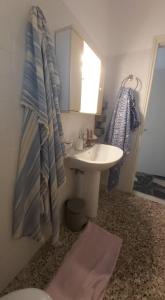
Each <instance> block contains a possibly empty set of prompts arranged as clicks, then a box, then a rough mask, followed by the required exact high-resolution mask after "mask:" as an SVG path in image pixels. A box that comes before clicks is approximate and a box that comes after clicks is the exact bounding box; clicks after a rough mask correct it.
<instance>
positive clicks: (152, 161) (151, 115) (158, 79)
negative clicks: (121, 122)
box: [137, 48, 165, 176]
mask: <svg viewBox="0 0 165 300" xmlns="http://www.w3.org/2000/svg"><path fill="white" fill-rule="evenodd" d="M162 52H164V53H162ZM162 54H163V57H162ZM162 58H163V59H162ZM161 62H162V63H161ZM164 65H165V48H160V49H159V50H158V55H157V59H156V65H155V71H154V76H153V83H152V87H151V94H150V99H149V105H148V110H147V116H146V120H145V129H146V131H144V133H143V135H142V142H141V148H140V153H139V163H138V167H137V171H140V172H144V173H147V174H153V175H159V176H165V164H164V156H165V138H164V128H165V117H164V113H165V69H163V68H162V67H163V66H164Z"/></svg>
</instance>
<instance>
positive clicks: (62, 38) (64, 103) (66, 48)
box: [55, 28, 71, 112]
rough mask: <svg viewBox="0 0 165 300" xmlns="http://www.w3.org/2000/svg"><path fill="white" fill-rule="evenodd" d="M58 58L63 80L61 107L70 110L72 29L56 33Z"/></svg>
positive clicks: (62, 109)
mask: <svg viewBox="0 0 165 300" xmlns="http://www.w3.org/2000/svg"><path fill="white" fill-rule="evenodd" d="M55 50H56V60H57V66H58V70H59V75H60V81H61V96H60V109H61V111H62V112H68V111H69V110H70V96H69V91H70V55H71V54H70V50H71V29H70V28H67V29H65V30H59V31H57V32H56V33H55Z"/></svg>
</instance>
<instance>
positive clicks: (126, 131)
mask: <svg viewBox="0 0 165 300" xmlns="http://www.w3.org/2000/svg"><path fill="white" fill-rule="evenodd" d="M139 125H140V114H139V110H138V107H137V105H136V100H135V91H134V90H132V89H131V88H126V87H122V88H120V91H119V95H118V99H117V102H116V105H115V109H114V112H113V115H112V119H111V121H110V124H109V128H108V130H107V134H106V138H105V140H106V143H107V144H110V145H113V146H117V147H119V148H121V149H122V150H123V152H124V157H125V155H127V154H128V153H129V152H130V148H131V132H132V131H134V130H135V129H136V128H138V127H139ZM122 163H123V160H121V161H120V162H119V163H118V164H117V165H115V166H113V167H112V168H111V169H110V172H109V177H108V190H109V191H110V190H112V189H113V188H114V187H116V185H117V184H118V182H119V175H120V169H121V166H122Z"/></svg>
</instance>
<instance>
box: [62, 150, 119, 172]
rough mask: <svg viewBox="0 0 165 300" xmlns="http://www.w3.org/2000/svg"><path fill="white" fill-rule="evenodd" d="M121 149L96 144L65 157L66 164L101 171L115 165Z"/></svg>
mask: <svg viewBox="0 0 165 300" xmlns="http://www.w3.org/2000/svg"><path fill="white" fill-rule="evenodd" d="M122 156H123V151H122V150H121V149H120V148H118V147H114V146H110V145H104V144H96V145H94V146H93V147H91V148H89V149H86V150H83V151H81V152H79V153H76V154H74V155H72V156H69V157H68V158H67V165H68V166H69V167H71V168H75V169H80V170H82V171H102V170H106V169H109V168H110V167H112V166H113V165H115V164H116V163H117V162H118V161H119V160H120V159H121V158H122Z"/></svg>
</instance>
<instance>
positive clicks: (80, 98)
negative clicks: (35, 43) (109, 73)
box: [55, 27, 104, 114]
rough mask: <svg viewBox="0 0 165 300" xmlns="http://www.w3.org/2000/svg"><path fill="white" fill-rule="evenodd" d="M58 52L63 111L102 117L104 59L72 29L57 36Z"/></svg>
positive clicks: (63, 30)
mask: <svg viewBox="0 0 165 300" xmlns="http://www.w3.org/2000/svg"><path fill="white" fill-rule="evenodd" d="M55 49H56V50H55V51H56V58H57V64H58V68H59V73H60V78H61V97H60V108H61V111H62V112H69V111H75V112H80V113H89V114H100V113H101V111H102V101H103V84H104V70H103V64H102V61H101V59H100V58H99V57H98V56H97V54H96V53H95V52H94V51H93V50H92V49H91V48H90V46H89V45H88V44H87V43H86V41H84V40H83V39H82V38H81V36H80V35H79V34H78V33H77V32H76V31H75V30H74V29H73V28H72V27H67V28H64V29H61V30H59V31H57V32H55Z"/></svg>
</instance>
